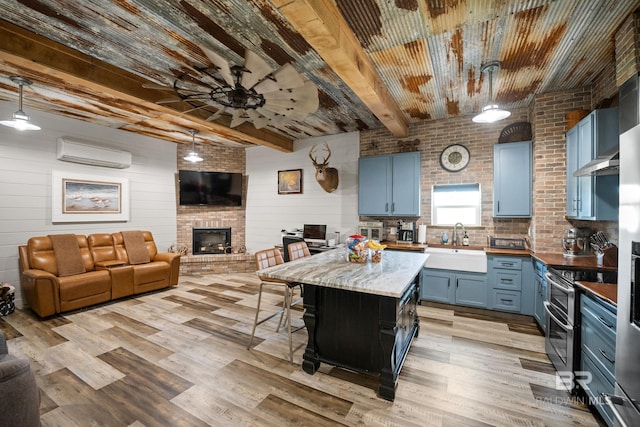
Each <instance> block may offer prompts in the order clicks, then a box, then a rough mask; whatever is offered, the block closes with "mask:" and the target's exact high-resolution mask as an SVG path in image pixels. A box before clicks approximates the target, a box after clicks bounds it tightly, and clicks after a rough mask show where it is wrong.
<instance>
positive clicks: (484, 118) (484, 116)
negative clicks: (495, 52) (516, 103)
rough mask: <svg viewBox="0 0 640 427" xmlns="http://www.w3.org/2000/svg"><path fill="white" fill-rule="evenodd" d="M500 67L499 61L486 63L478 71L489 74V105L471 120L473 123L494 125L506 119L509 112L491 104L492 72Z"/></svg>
mask: <svg viewBox="0 0 640 427" xmlns="http://www.w3.org/2000/svg"><path fill="white" fill-rule="evenodd" d="M499 67H500V61H492V62H489V63H486V64H484V65H483V66H482V68H481V69H480V73H483V72H484V71H485V70H487V71H488V72H489V104H488V105H486V106H485V107H484V108H482V112H481V113H480V114H478V115H476V116H475V117H474V118H473V119H472V120H473V121H474V122H475V123H494V122H497V121H500V120H503V119H506V118H507V117H509V116H510V115H511V112H509V111H507V110H503V109H501V108H500V107H499V106H498V104H494V103H493V70H494V69H495V68H499Z"/></svg>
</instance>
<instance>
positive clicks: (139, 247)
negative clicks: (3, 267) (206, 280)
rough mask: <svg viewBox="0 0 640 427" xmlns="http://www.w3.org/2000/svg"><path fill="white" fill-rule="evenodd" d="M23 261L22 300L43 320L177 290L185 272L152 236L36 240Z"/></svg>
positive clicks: (24, 249)
mask: <svg viewBox="0 0 640 427" xmlns="http://www.w3.org/2000/svg"><path fill="white" fill-rule="evenodd" d="M127 236H128V237H127ZM73 237H75V240H77V246H78V247H77V248H76V247H75V241H74V239H73ZM127 239H128V240H127ZM61 241H62V242H63V243H65V244H66V246H65V245H61V244H60V243H57V246H56V242H61ZM65 248H69V250H64V249H65ZM78 249H79V252H78ZM145 249H146V250H145ZM56 250H57V253H56ZM19 256H20V283H21V285H22V295H23V298H24V299H25V301H26V303H27V304H28V305H29V307H31V309H33V310H34V311H35V312H36V313H38V315H40V316H41V317H47V316H51V315H54V314H57V313H63V312H66V311H71V310H76V309H79V308H83V307H87V306H90V305H94V304H99V303H103V302H106V301H110V300H114V299H117V298H122V297H125V296H129V295H134V294H140V293H143V292H148V291H152V290H156V289H162V288H166V287H169V286H175V285H177V284H178V275H179V272H180V255H178V254H174V253H158V249H157V247H156V244H155V242H154V241H153V235H152V234H151V233H150V232H149V231H141V232H131V231H125V232H117V233H112V234H109V233H98V234H90V235H89V236H83V235H77V234H76V235H50V236H41V237H32V238H30V239H29V241H28V243H27V244H26V245H22V246H20V247H19ZM134 256H135V259H134Z"/></svg>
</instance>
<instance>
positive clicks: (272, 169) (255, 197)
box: [246, 132, 360, 252]
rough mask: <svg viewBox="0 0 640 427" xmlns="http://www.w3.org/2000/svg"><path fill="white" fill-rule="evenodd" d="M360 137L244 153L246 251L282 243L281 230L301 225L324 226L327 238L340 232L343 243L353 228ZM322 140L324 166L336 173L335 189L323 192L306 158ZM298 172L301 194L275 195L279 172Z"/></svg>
mask: <svg viewBox="0 0 640 427" xmlns="http://www.w3.org/2000/svg"><path fill="white" fill-rule="evenodd" d="M359 141H360V134H359V133H358V132H351V133H344V134H339V135H333V136H326V137H317V138H309V139H304V140H298V141H296V142H295V143H294V151H293V152H292V153H282V152H280V151H276V150H273V149H269V148H264V147H253V148H249V149H247V175H248V178H249V186H248V188H249V190H248V192H247V212H246V221H247V238H246V245H247V250H248V251H249V252H255V251H258V250H261V249H265V248H269V247H273V245H275V244H278V243H281V242H282V237H281V233H280V230H282V229H286V230H291V229H294V228H302V226H303V225H304V224H305V223H306V224H326V225H327V237H328V238H333V237H334V232H335V231H339V232H340V233H341V236H342V239H343V240H344V236H345V235H349V234H353V233H354V232H355V231H356V229H357V225H358V186H357V180H358V155H359ZM325 142H327V143H328V144H329V147H330V148H331V158H330V159H329V166H331V167H334V168H336V169H338V173H339V176H340V185H339V186H338V189H337V190H335V191H334V192H333V193H327V192H325V191H324V190H323V189H322V188H321V187H320V185H319V184H318V183H317V181H316V179H315V168H314V167H313V164H312V162H311V159H309V150H310V149H311V147H312V145H313V144H318V149H320V148H321V146H322V144H323V143H325ZM286 169H302V170H303V194H288V195H279V194H278V170H286Z"/></svg>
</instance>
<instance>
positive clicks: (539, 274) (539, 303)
mask: <svg viewBox="0 0 640 427" xmlns="http://www.w3.org/2000/svg"><path fill="white" fill-rule="evenodd" d="M533 263H534V270H535V273H536V274H535V301H534V309H533V318H534V319H536V322H537V323H538V326H540V328H541V329H542V331H543V332H544V334H545V335H546V334H547V311H546V310H545V309H544V302H545V301H546V300H547V278H546V277H545V275H544V274H545V273H546V272H547V265H546V264H544V263H543V262H542V261H539V260H537V259H534V260H533Z"/></svg>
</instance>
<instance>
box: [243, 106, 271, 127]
mask: <svg viewBox="0 0 640 427" xmlns="http://www.w3.org/2000/svg"><path fill="white" fill-rule="evenodd" d="M247 115H248V116H249V118H251V121H252V122H253V126H255V128H256V129H262V128H263V127H265V126H266V125H268V124H269V121H270V120H269V118H267V117H264V116H263V115H261V114H260V113H258V112H257V111H256V110H247Z"/></svg>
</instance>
